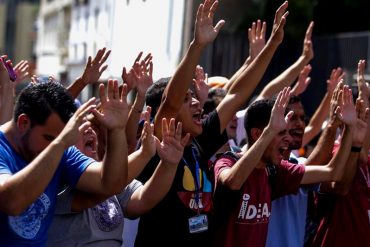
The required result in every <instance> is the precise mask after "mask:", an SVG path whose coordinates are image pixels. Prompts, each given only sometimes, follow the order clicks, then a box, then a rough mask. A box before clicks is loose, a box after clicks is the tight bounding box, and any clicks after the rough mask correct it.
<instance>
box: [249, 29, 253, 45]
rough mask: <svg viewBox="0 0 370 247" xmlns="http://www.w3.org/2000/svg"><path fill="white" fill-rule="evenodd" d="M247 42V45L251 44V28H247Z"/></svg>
mask: <svg viewBox="0 0 370 247" xmlns="http://www.w3.org/2000/svg"><path fill="white" fill-rule="evenodd" d="M248 41H249V44H251V43H252V29H251V28H248ZM249 46H250V45H249Z"/></svg>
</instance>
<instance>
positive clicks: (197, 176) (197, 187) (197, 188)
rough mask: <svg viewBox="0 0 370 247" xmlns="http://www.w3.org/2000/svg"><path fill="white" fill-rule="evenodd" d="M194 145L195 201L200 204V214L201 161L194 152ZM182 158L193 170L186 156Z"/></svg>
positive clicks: (192, 148) (192, 151) (192, 150)
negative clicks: (199, 161)
mask: <svg viewBox="0 0 370 247" xmlns="http://www.w3.org/2000/svg"><path fill="white" fill-rule="evenodd" d="M194 149H195V148H194V147H191V153H192V155H193V158H194V161H195V176H193V177H194V184H195V203H196V204H197V206H198V214H199V213H200V208H199V197H200V196H199V195H200V174H199V168H200V167H199V163H198V159H197V158H196V157H197V156H196V154H195V153H194V152H195V151H194ZM182 160H183V161H184V163H185V165H186V166H187V167H188V168H189V170H190V172H191V167H190V166H189V164H188V162H186V160H185V158H184V157H183V158H182Z"/></svg>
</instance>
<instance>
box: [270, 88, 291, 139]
mask: <svg viewBox="0 0 370 247" xmlns="http://www.w3.org/2000/svg"><path fill="white" fill-rule="evenodd" d="M290 95H291V93H290V88H288V87H285V88H284V89H283V90H282V91H280V92H279V94H278V96H277V98H276V101H275V104H274V106H273V108H272V110H271V116H270V121H269V124H268V126H267V128H269V129H271V130H272V131H274V132H275V133H279V132H280V131H282V130H284V129H286V128H287V127H288V122H289V120H290V118H291V117H292V116H293V113H294V112H293V111H290V112H289V113H288V114H287V115H286V116H285V115H284V114H285V109H286V107H287V106H288V103H289V99H290Z"/></svg>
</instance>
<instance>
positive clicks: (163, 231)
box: [135, 111, 227, 246]
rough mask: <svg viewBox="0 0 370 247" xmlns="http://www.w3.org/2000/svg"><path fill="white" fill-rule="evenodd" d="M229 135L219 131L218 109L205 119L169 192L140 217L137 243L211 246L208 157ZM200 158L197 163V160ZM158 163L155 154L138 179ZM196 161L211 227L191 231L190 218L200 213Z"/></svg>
mask: <svg viewBox="0 0 370 247" xmlns="http://www.w3.org/2000/svg"><path fill="white" fill-rule="evenodd" d="M225 142H227V135H226V132H225V131H224V132H223V133H222V134H220V119H219V117H218V114H217V112H216V111H214V112H212V113H211V114H210V115H209V117H208V118H207V119H206V120H205V121H204V122H203V132H202V134H201V135H199V136H198V137H196V138H195V139H194V140H193V142H192V144H191V145H190V146H187V147H186V148H185V150H184V155H183V159H182V160H181V161H180V163H179V165H178V168H177V171H176V175H175V179H174V182H173V183H172V186H171V189H170V191H169V192H168V193H167V195H166V196H165V197H164V198H163V199H162V201H161V202H160V203H159V204H158V205H157V206H155V207H154V208H153V209H152V210H151V211H150V212H148V213H147V214H145V215H143V216H141V217H140V223H139V229H138V234H137V237H136V242H135V246H208V245H209V244H210V242H209V241H210V240H209V237H210V230H211V228H212V209H213V206H212V193H213V184H214V183H213V181H214V175H213V169H210V168H209V166H208V160H209V158H210V157H211V156H212V155H213V154H214V153H215V152H216V151H217V150H218V149H219V148H220V147H221V146H222V145H223V144H224V143H225ZM196 161H197V162H196ZM158 162H159V157H158V156H157V155H156V156H155V157H153V159H152V160H151V161H150V162H149V164H148V165H147V166H146V167H145V169H144V171H143V172H142V173H141V174H140V176H139V177H138V180H140V181H141V182H143V183H145V182H146V181H147V180H148V179H149V178H150V176H151V175H152V174H153V172H154V170H155V168H156V167H157V165H158ZM196 163H198V166H199V172H198V177H199V179H198V180H199V181H200V193H199V202H201V204H202V209H201V210H200V211H201V213H202V214H207V216H208V220H209V230H208V231H205V232H203V233H193V234H191V233H189V223H188V220H189V218H190V217H193V216H196V215H197V211H198V210H197V203H196V199H195V197H196V193H195V191H196V189H195V188H196V186H195V181H196V179H194V178H196V177H197V175H196V172H195V170H196V168H195V167H196Z"/></svg>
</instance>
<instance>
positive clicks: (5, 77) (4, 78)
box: [0, 55, 11, 87]
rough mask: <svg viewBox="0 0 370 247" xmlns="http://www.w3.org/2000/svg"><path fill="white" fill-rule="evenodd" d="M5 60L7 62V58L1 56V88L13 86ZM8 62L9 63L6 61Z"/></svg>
mask: <svg viewBox="0 0 370 247" xmlns="http://www.w3.org/2000/svg"><path fill="white" fill-rule="evenodd" d="M3 58H4V59H5V60H7V58H8V57H7V56H6V55H3V56H1V59H0V60H1V61H0V63H1V64H0V86H1V87H3V86H7V87H8V86H10V85H11V81H10V79H9V74H8V70H7V69H6V65H5V63H4V61H3ZM6 62H8V61H6Z"/></svg>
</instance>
